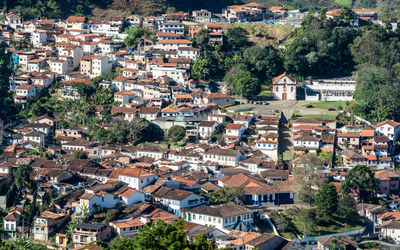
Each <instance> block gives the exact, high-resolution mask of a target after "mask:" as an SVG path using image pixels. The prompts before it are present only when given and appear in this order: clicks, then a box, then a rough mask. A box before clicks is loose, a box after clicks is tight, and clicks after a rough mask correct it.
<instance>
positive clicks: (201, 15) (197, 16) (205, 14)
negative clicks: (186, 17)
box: [192, 9, 213, 23]
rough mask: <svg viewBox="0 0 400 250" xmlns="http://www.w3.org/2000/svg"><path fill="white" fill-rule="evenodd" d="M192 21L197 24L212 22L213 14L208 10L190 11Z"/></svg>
mask: <svg viewBox="0 0 400 250" xmlns="http://www.w3.org/2000/svg"><path fill="white" fill-rule="evenodd" d="M192 17H193V21H195V22H199V23H209V22H211V21H212V18H213V13H212V12H211V11H208V10H203V9H201V10H194V11H192Z"/></svg>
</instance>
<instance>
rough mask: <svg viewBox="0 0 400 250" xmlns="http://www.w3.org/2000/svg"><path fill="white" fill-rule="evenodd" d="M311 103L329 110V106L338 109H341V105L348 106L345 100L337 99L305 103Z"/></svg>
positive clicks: (315, 106)
mask: <svg viewBox="0 0 400 250" xmlns="http://www.w3.org/2000/svg"><path fill="white" fill-rule="evenodd" d="M309 104H311V105H312V106H313V107H314V108H320V109H326V110H328V109H329V108H333V109H336V110H337V111H339V110H340V107H342V108H344V107H346V106H347V105H346V102H345V101H337V102H324V101H322V102H310V103H308V104H306V105H304V107H305V106H307V105H309Z"/></svg>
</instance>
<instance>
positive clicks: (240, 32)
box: [225, 27, 250, 50]
mask: <svg viewBox="0 0 400 250" xmlns="http://www.w3.org/2000/svg"><path fill="white" fill-rule="evenodd" d="M225 35H226V38H227V42H228V44H229V45H230V46H231V47H232V48H233V49H235V50H239V49H242V48H244V47H246V46H248V45H249V44H250V42H249V40H248V38H247V35H248V32H247V31H246V30H245V29H243V28H242V27H233V28H229V29H228V30H227V31H226V33H225Z"/></svg>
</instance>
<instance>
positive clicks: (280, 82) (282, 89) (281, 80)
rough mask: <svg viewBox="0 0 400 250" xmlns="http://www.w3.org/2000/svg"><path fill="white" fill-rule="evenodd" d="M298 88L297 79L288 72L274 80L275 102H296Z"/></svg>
mask: <svg viewBox="0 0 400 250" xmlns="http://www.w3.org/2000/svg"><path fill="white" fill-rule="evenodd" d="M296 88H297V81H296V79H295V78H294V77H292V76H290V75H288V74H286V72H285V73H283V74H281V75H279V76H277V77H274V78H273V79H272V93H273V94H274V100H296Z"/></svg>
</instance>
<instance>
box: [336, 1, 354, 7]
mask: <svg viewBox="0 0 400 250" xmlns="http://www.w3.org/2000/svg"><path fill="white" fill-rule="evenodd" d="M335 2H336V3H337V4H339V5H341V6H343V7H349V8H351V6H352V5H353V1H352V0H335Z"/></svg>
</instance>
